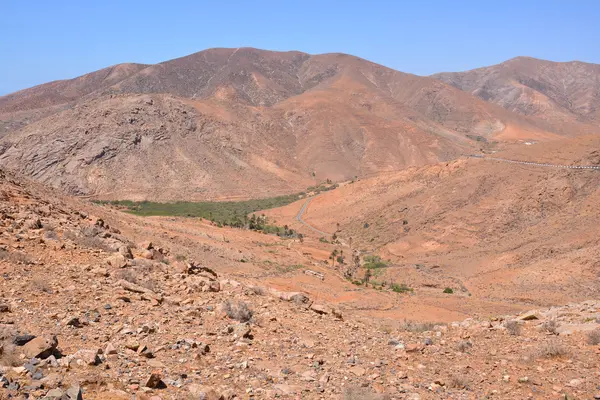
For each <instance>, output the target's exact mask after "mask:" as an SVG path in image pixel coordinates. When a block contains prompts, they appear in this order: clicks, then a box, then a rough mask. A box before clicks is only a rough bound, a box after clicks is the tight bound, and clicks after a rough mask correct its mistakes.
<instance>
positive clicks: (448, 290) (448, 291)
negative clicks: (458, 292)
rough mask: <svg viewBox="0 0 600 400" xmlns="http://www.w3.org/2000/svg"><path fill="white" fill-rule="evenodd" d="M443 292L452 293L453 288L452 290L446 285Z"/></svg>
mask: <svg viewBox="0 0 600 400" xmlns="http://www.w3.org/2000/svg"><path fill="white" fill-rule="evenodd" d="M444 293H448V294H452V293H454V290H452V288H449V287H447V288H446V289H444Z"/></svg>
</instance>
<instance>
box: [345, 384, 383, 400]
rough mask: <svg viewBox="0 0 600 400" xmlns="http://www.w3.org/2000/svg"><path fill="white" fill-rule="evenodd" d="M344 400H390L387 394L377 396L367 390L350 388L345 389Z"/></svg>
mask: <svg viewBox="0 0 600 400" xmlns="http://www.w3.org/2000/svg"><path fill="white" fill-rule="evenodd" d="M342 398H343V400H389V396H388V395H386V394H377V393H373V392H371V391H370V390H369V389H367V388H361V387H356V386H349V387H345V388H344V392H343V397H342Z"/></svg>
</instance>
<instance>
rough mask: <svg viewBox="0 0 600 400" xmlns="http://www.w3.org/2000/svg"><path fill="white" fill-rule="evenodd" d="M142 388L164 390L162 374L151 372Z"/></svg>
mask: <svg viewBox="0 0 600 400" xmlns="http://www.w3.org/2000/svg"><path fill="white" fill-rule="evenodd" d="M144 387H148V388H150V389H162V388H165V387H166V385H165V383H164V382H163V381H162V373H161V372H160V371H159V370H155V371H152V373H151V374H150V376H149V377H148V379H146V383H145V384H144Z"/></svg>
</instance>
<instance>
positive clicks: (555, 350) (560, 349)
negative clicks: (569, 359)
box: [536, 341, 569, 358]
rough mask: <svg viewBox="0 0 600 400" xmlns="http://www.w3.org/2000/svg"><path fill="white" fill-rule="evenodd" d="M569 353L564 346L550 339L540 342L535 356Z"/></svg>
mask: <svg viewBox="0 0 600 400" xmlns="http://www.w3.org/2000/svg"><path fill="white" fill-rule="evenodd" d="M568 354H569V351H568V350H567V348H566V347H564V346H563V345H562V344H560V343H559V342H557V341H551V342H547V343H544V344H542V345H541V346H540V347H539V348H538V350H537V354H536V356H537V357H541V358H558V357H564V356H566V355H568Z"/></svg>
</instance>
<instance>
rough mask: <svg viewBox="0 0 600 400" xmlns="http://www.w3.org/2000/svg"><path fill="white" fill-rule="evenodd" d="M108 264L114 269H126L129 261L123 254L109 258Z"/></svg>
mask: <svg viewBox="0 0 600 400" xmlns="http://www.w3.org/2000/svg"><path fill="white" fill-rule="evenodd" d="M106 263H107V264H108V265H110V266H111V267H113V268H125V267H126V266H127V259H126V258H125V257H124V256H123V254H120V253H117V254H113V255H112V256H110V257H108V258H107V259H106Z"/></svg>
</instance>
